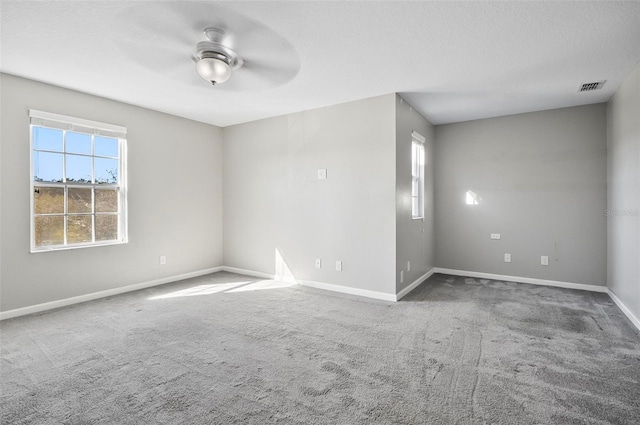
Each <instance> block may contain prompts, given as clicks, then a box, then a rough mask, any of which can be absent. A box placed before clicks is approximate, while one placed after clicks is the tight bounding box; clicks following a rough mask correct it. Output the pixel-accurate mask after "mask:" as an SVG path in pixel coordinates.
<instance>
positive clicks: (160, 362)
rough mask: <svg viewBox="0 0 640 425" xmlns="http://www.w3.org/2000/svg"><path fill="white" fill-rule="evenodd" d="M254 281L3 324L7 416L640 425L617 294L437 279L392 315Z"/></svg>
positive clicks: (196, 285) (20, 419) (208, 281)
mask: <svg viewBox="0 0 640 425" xmlns="http://www.w3.org/2000/svg"><path fill="white" fill-rule="evenodd" d="M253 282H256V281H255V280H254V279H252V278H247V277H246V276H239V275H235V274H230V273H217V274H213V275H208V276H204V277H200V278H195V279H189V280H185V281H182V282H177V283H173V284H168V285H163V286H160V287H155V288H150V289H146V290H142V291H138V292H134V293H129V294H124V295H119V296H115V297H110V298H106V299H102V300H96V301H92V302H88V303H83V304H78V305H74V306H70V307H66V308H62V309H58V310H54V311H50V312H45V313H41V314H36V315H31V316H26V317H21V318H16V319H11V320H6V321H3V322H2V323H1V324H0V332H1V334H0V335H1V344H2V349H1V363H0V377H1V385H2V386H1V390H2V394H1V396H0V408H1V416H0V422H1V423H2V424H272V423H278V424H373V423H375V424H505V425H515V424H518V425H519V424H525V425H526V424H531V425H540V424H639V423H640V336H639V334H638V332H637V331H636V330H635V328H634V327H633V325H632V324H631V323H630V322H629V321H628V320H627V319H626V318H625V317H624V315H623V314H622V313H621V312H620V310H619V309H618V308H617V306H615V304H614V303H613V302H612V301H611V299H610V298H609V297H608V296H607V295H605V294H599V293H590V292H582V291H574V290H567V289H559V288H548V287H541V286H534V285H527V284H519V283H507V282H501V281H492V280H481V279H471V278H461V277H453V276H447V275H434V276H432V277H431V278H430V279H429V280H428V281H427V282H426V283H424V284H422V285H421V286H420V287H419V288H417V289H416V290H414V291H413V292H412V293H411V294H409V295H408V296H407V297H406V298H405V299H403V300H402V301H401V302H398V303H388V302H383V301H376V300H369V299H364V298H358V297H352V296H347V295H342V294H336V293H331V292H325V291H319V290H314V289H310V288H304V287H299V286H293V287H285V288H277V287H276V288H273V287H269V286H270V285H269V284H268V283H253ZM276 286H277V285H276Z"/></svg>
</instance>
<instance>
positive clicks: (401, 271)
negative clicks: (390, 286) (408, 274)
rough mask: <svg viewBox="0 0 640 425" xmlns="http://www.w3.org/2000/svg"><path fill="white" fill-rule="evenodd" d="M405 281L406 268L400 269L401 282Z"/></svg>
mask: <svg viewBox="0 0 640 425" xmlns="http://www.w3.org/2000/svg"><path fill="white" fill-rule="evenodd" d="M403 282H404V270H400V283H403Z"/></svg>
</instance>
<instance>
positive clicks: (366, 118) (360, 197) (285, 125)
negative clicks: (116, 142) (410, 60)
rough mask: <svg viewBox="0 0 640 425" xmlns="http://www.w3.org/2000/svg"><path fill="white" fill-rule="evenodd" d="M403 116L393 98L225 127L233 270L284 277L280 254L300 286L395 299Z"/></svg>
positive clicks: (227, 236)
mask: <svg viewBox="0 0 640 425" xmlns="http://www.w3.org/2000/svg"><path fill="white" fill-rule="evenodd" d="M394 109H395V95H394V94H390V95H385V96H380V97H375V98H371V99H365V100H360V101H356V102H350V103H346V104H341V105H336V106H331V107H326V108H321V109H315V110H310V111H305V112H301V113H296V114H291V115H286V116H281V117H275V118H269V119H265V120H261V121H256V122H251V123H246V124H240V125H235V126H230V127H225V128H224V129H223V136H224V205H225V208H224V262H225V265H226V266H231V267H237V268H241V269H246V270H252V271H258V272H263V273H268V274H274V273H275V272H276V260H275V259H276V251H277V252H278V253H279V254H280V255H281V257H282V259H283V260H284V262H285V263H286V265H287V266H288V268H289V269H290V271H291V273H292V275H293V277H295V279H297V280H307V281H314V282H322V283H329V284H335V285H343V286H349V287H353V288H358V289H365V290H371V291H377V292H382V293H386V294H395V289H396V288H395V265H394V263H395V162H394V160H393V159H394V155H395V112H394ZM318 169H327V174H328V178H327V179H326V180H318V179H317V170H318ZM316 258H320V259H322V268H321V269H316V268H315V266H314V260H315V259H316ZM336 260H342V261H343V266H344V269H343V271H342V272H337V271H336V270H335V261H336Z"/></svg>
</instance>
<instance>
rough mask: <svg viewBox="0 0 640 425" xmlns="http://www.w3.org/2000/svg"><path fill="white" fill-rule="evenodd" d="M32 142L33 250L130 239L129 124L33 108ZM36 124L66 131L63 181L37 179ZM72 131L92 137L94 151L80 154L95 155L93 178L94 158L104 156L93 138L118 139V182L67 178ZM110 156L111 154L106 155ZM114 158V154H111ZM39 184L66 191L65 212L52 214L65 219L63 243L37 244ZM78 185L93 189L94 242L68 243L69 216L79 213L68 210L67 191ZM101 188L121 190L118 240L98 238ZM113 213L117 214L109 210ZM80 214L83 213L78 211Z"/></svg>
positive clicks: (31, 198) (105, 243) (92, 217)
mask: <svg viewBox="0 0 640 425" xmlns="http://www.w3.org/2000/svg"><path fill="white" fill-rule="evenodd" d="M29 118H30V124H29V142H30V146H29V147H30V153H29V158H30V167H29V170H30V187H29V189H30V191H29V199H30V222H31V224H30V238H31V241H30V246H31V252H32V253H38V252H49V251H59V250H67V249H77V248H89V247H96V246H107V245H119V244H124V243H127V242H128V225H127V129H126V127H122V126H118V125H114V124H106V123H101V122H97V121H90V120H85V119H82V118H74V117H69V116H65V115H59V114H53V113H50V112H43V111H37V110H35V109H30V110H29ZM35 127H42V128H51V129H55V130H62V132H63V135H62V137H63V139H62V140H63V149H62V152H55V153H61V154H62V155H63V169H62V174H63V181H62V182H60V183H58V182H41V181H36V180H35V179H34V177H35V176H34V152H35V149H34V140H33V133H34V128H35ZM67 131H71V132H74V133H84V134H87V135H90V136H91V153H90V154H84V155H83V154H76V153H74V154H73V155H78V156H85V157H91V158H92V161H91V169H92V172H91V175H92V179H94V178H95V172H94V158H101V156H99V155H94V153H95V152H94V150H93V148H94V142H93V139H94V137H96V136H102V137H109V138H114V139H117V140H118V161H119V173H118V182H117V183H96V182H95V180H94V181H92V182H91V183H82V182H67V180H66V169H65V166H64V163H65V162H66V155H67V152H66V149H65V141H66V132H67ZM38 151H39V152H41V151H42V152H47V151H46V150H40V149H39V150H38ZM105 158H107V157H105ZM110 158H111V159H113V158H112V157H110ZM36 187H55V188H62V189H64V193H65V202H64V211H63V213H62V214H52V215H55V216H63V217H64V219H63V222H64V240H63V244H61V245H47V246H36V240H35V217H36V216H40V215H36V213H35V201H34V192H35V190H36ZM74 188H82V189H92V190H91V196H92V203H91V204H92V206H91V213H90V215H91V223H92V230H93V231H92V241H91V242H82V243H72V244H70V243H68V242H67V217H69V216H73V215H76V214H73V213H71V214H70V213H69V212H68V205H67V204H68V202H67V193H68V190H69V189H74ZM101 189H111V190H113V189H116V190H117V193H118V211H117V212H116V215H117V216H118V237H117V239H115V240H109V241H96V240H95V217H96V215H99V214H101V213H97V212H96V211H95V202H94V199H95V191H96V190H101ZM105 214H112V215H113V213H105ZM77 215H80V214H77ZM81 215H89V213H82V214H81Z"/></svg>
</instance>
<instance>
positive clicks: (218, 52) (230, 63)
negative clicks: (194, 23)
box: [194, 27, 244, 86]
mask: <svg viewBox="0 0 640 425" xmlns="http://www.w3.org/2000/svg"><path fill="white" fill-rule="evenodd" d="M204 35H205V37H206V38H207V41H201V42H199V43H198V44H197V46H196V54H195V57H194V59H195V61H196V71H197V72H198V74H199V75H200V76H201V77H202V78H204V79H205V80H206V81H209V82H210V83H211V84H212V85H214V86H215V85H216V84H220V83H224V82H225V81H227V80H228V79H229V77H231V74H232V72H233V71H235V70H236V69H238V68H240V67H241V66H242V64H243V63H244V61H243V60H242V58H241V57H240V55H238V53H236V52H235V51H234V50H232V49H231V48H229V47H227V46H225V45H224V44H223V43H224V35H225V32H224V31H223V30H221V29H219V28H215V27H208V28H205V29H204Z"/></svg>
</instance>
